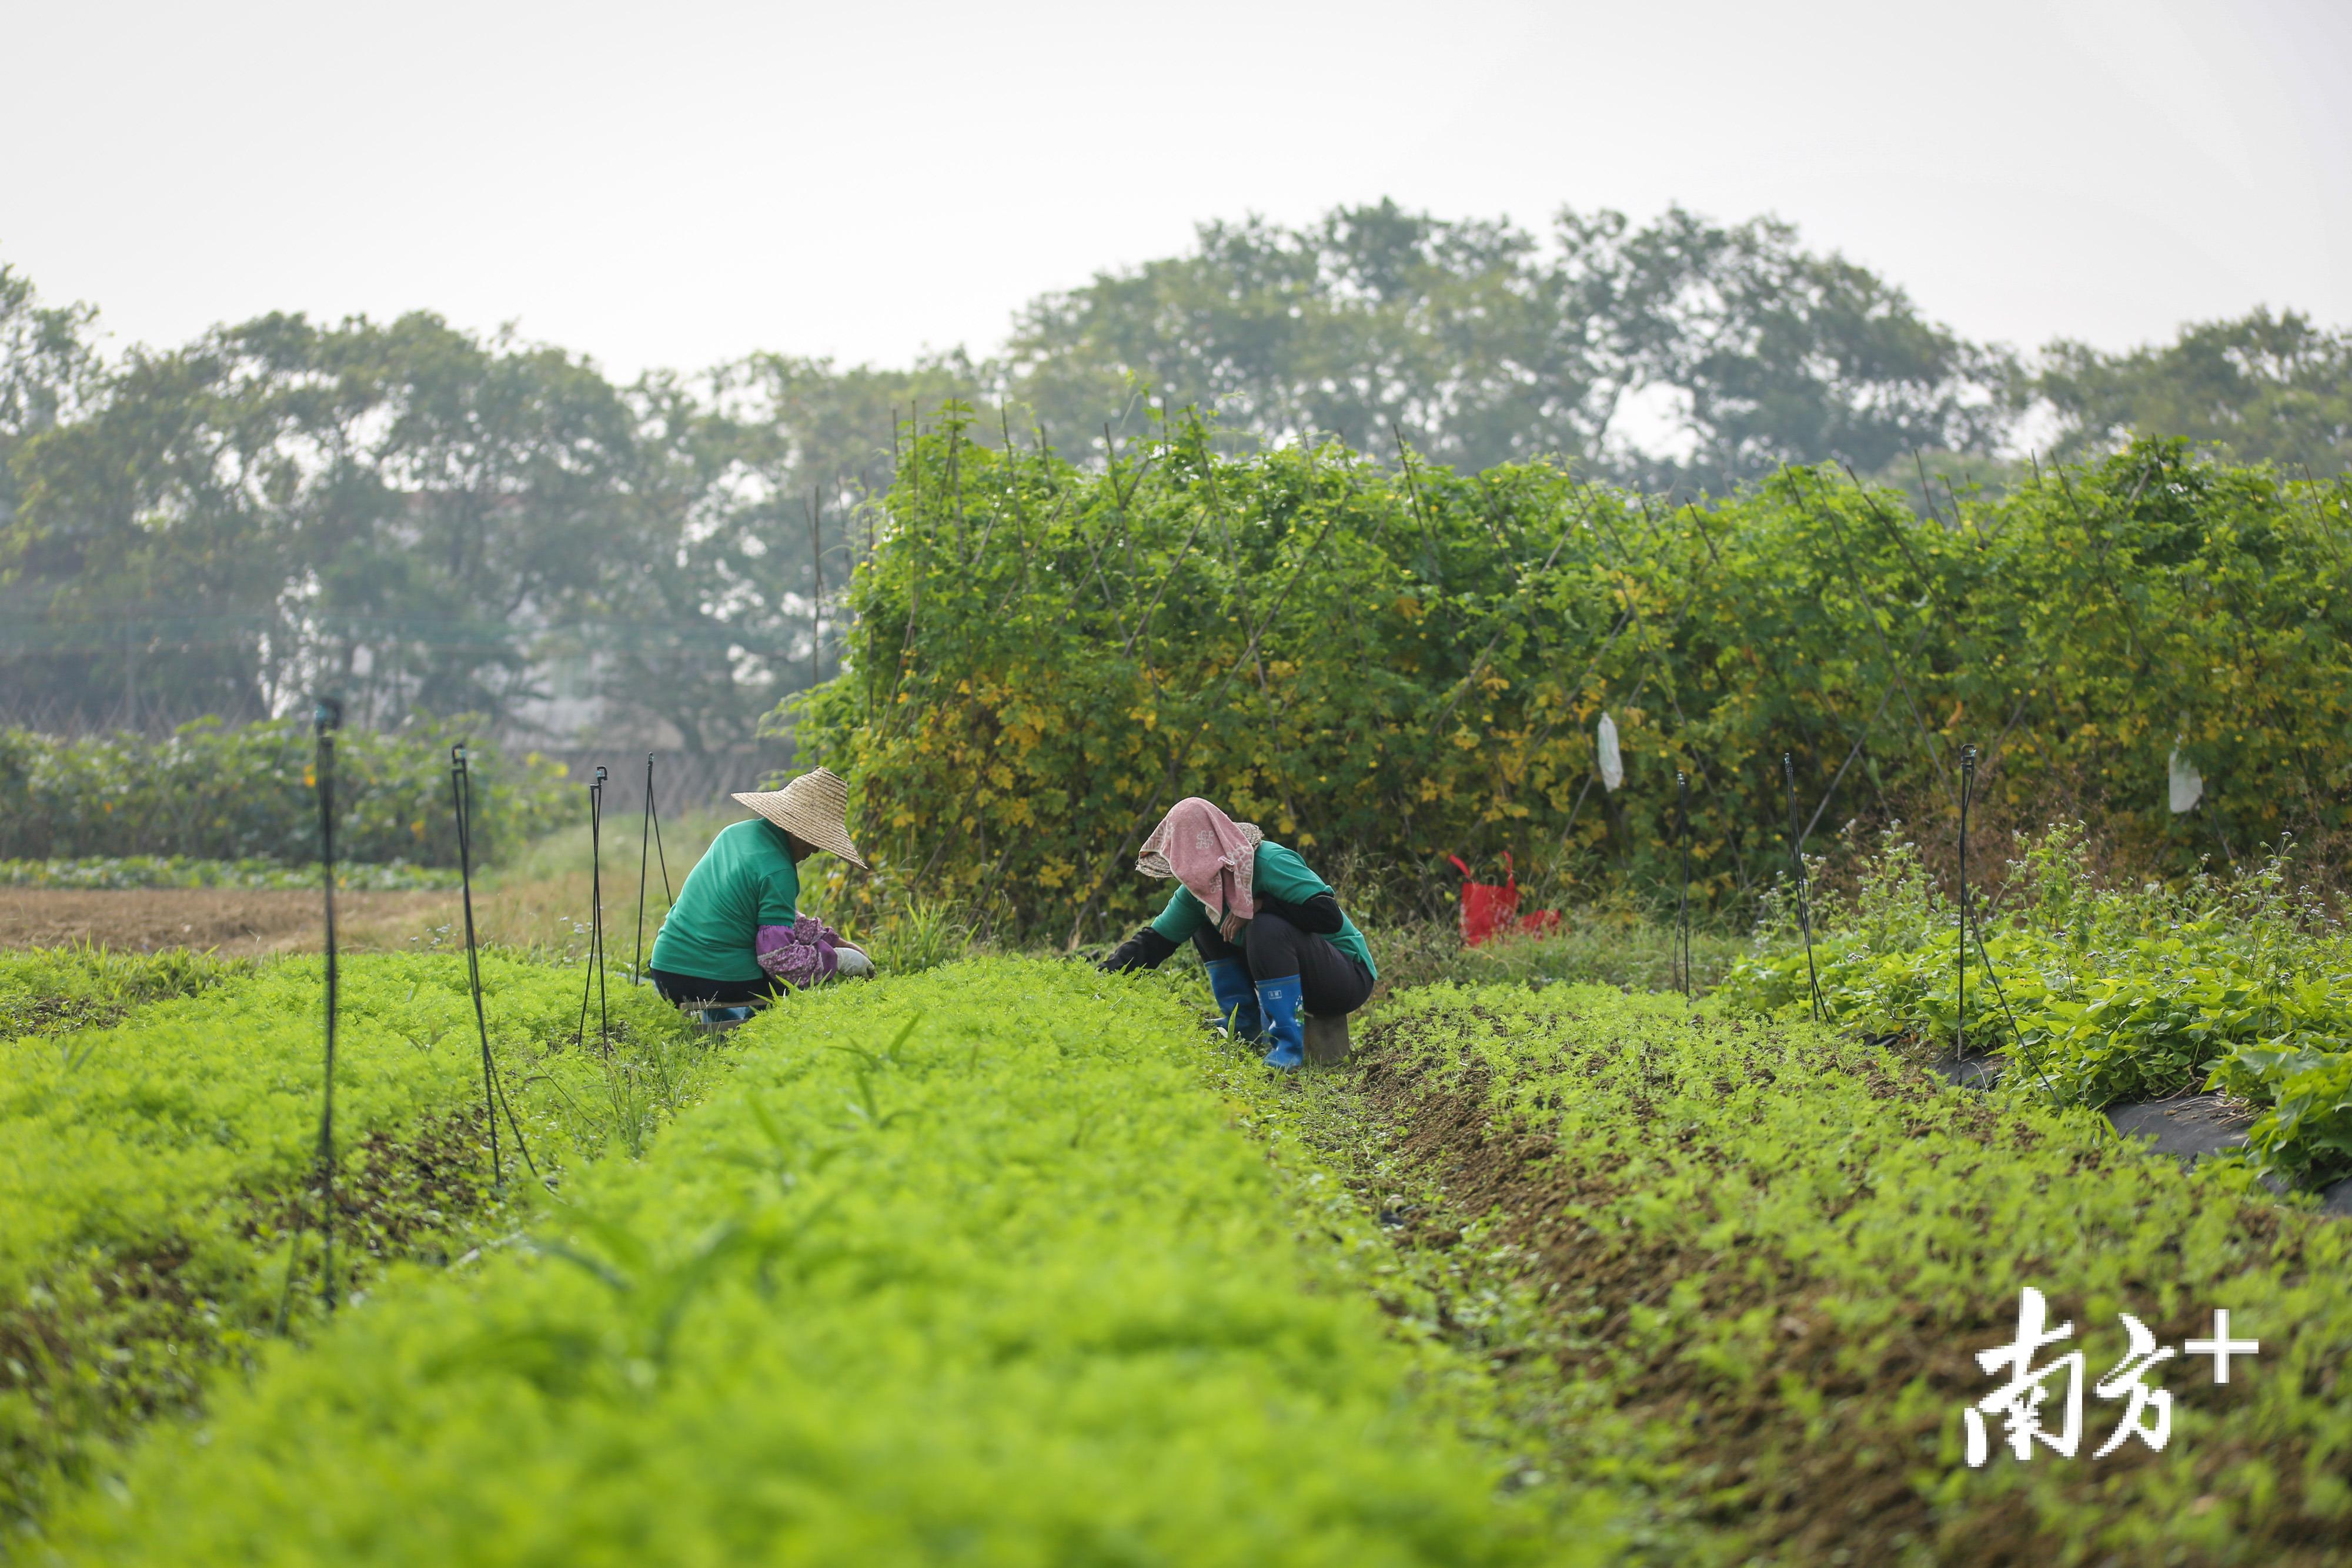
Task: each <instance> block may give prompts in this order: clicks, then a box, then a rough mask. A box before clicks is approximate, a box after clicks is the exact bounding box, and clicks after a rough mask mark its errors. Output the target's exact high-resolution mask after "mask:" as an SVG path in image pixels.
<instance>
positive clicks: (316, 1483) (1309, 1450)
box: [50, 960, 1592, 1564]
mask: <svg viewBox="0 0 2352 1568" xmlns="http://www.w3.org/2000/svg"><path fill="white" fill-rule="evenodd" d="M1196 1018H1197V1007H1196V1006H1195V1005H1194V1003H1193V1001H1192V998H1188V997H1183V996H1181V995H1180V994H1178V993H1177V992H1176V991H1175V990H1174V989H1173V988H1171V987H1170V986H1168V985H1166V984H1165V983H1163V982H1157V981H1155V982H1152V983H1146V984H1140V985H1139V984H1134V983H1121V982H1111V981H1107V980H1105V979H1104V978H1103V977H1099V976H1097V975H1096V974H1094V973H1093V972H1092V971H1091V970H1090V969H1088V968H1087V967H1082V966H1075V965H1067V964H1056V963H1049V962H1045V961H1039V960H992V961H985V962H978V963H967V964H961V965H957V966H953V967H949V968H945V969H941V970H937V971H934V972H932V973H930V974H927V975H924V976H920V977H916V978H914V979H912V980H909V981H905V982H902V983H898V984H894V985H891V986H877V987H866V988H850V989H847V990H844V991H834V992H824V993H814V994H812V995H810V996H808V997H804V998H797V999H795V1000H794V1001H793V1002H792V1003H791V1004H789V1005H788V1006H787V1007H785V1008H782V1009H773V1010H772V1011H770V1012H769V1013H768V1014H766V1015H764V1016H763V1017H762V1018H761V1019H757V1020H755V1021H754V1022H753V1023H751V1025H749V1026H747V1028H746V1029H745V1030H743V1031H742V1032H743V1036H744V1037H745V1038H746V1040H747V1041H748V1043H747V1046H746V1048H745V1050H744V1052H743V1054H742V1056H741V1057H740V1062H739V1067H738V1070H737V1071H736V1072H735V1074H734V1076H733V1077H732V1079H731V1080H730V1089H729V1091H728V1092H726V1093H724V1094H722V1095H720V1096H718V1097H715V1098H714V1099H712V1100H711V1101H710V1102H709V1103H706V1104H704V1105H703V1106H701V1107H700V1108H698V1110H696V1111H694V1112H693V1113H689V1114H688V1116H687V1117H685V1118H684V1119H682V1120H681V1121H680V1122H679V1123H678V1124H677V1126H675V1127H674V1128H673V1129H671V1130H670V1131H669V1133H667V1134H666V1135H665V1136H664V1138H663V1139H662V1140H661V1142H660V1143H659V1144H658V1145H656V1148H655V1150H654V1152H653V1154H652V1155H650V1156H649V1157H648V1158H647V1159H646V1161H644V1162H643V1163H641V1164H637V1165H618V1164H607V1165H604V1166H599V1167H597V1168H596V1169H594V1170H593V1171H592V1172H590V1173H589V1174H588V1175H587V1176H585V1177H584V1178H583V1180H582V1181H581V1182H580V1183H579V1184H578V1185H577V1186H576V1187H575V1188H573V1189H572V1193H571V1194H570V1201H569V1202H568V1203H567V1205H566V1206H564V1207H562V1208H561V1209H560V1210H556V1211H551V1212H549V1213H548V1214H546V1215H545V1216H543V1217H542V1219H541V1226H540V1228H539V1230H538V1231H537V1233H536V1235H535V1237H534V1239H533V1240H532V1242H531V1244H530V1246H529V1247H527V1248H523V1249H516V1250H513V1251H509V1252H506V1253H503V1254H500V1255H499V1256H497V1257H495V1258H491V1259H488V1260H485V1262H484V1263H483V1264H482V1266H481V1267H480V1269H479V1270H475V1271H471V1272H467V1273H459V1274H445V1275H440V1276H436V1277H431V1278H426V1277H421V1276H417V1275H411V1276H408V1277H405V1278H402V1279H399V1280H397V1281H393V1282H391V1283H389V1284H388V1285H387V1286H386V1287H385V1289H383V1291H380V1292H379V1293H378V1294H377V1295H375V1296H374V1297H373V1298H372V1299H371V1301H370V1302H369V1303H368V1304H367V1306H366V1307H365V1308H364V1309H363V1310H361V1311H356V1312H352V1313H350V1314H348V1316H347V1317H346V1319H345V1321H343V1322H341V1324H339V1325H338V1326H337V1327H336V1329H335V1331H334V1332H333V1333H331V1334H329V1335H327V1336H324V1337H323V1338H322V1339H321V1340H320V1342H319V1343H317V1344H316V1345H315V1346H314V1347H313V1348H312V1349H311V1350H310V1351H309V1352H307V1353H305V1354H299V1355H294V1354H284V1355H278V1356H274V1357H272V1358H271V1359H270V1361H269V1364H268V1367H267V1370H266V1371H265V1373H264V1374H263V1375H262V1376H260V1377H259V1378H258V1379H257V1381H256V1382H255V1383H254V1384H253V1385H252V1386H251V1387H250V1388H249V1390H246V1391H239V1392H231V1393H226V1394H224V1396H222V1397H221V1399H220V1400H219V1401H218V1404H217V1406H216V1408H215V1411H214V1413H213V1415H212V1416H211V1418H210V1419H209V1420H208V1421H207V1422H206V1424H205V1427H204V1429H203V1431H202V1432H201V1433H191V1432H187V1431H182V1430H173V1431H159V1432H157V1433H156V1434H155V1435H154V1437H153V1438H152V1440H151V1441H150V1442H149V1443H148V1444H147V1445H146V1446H145V1447H144V1448H143V1449H142V1451H141V1452H139V1453H137V1454H136V1455H134V1456H132V1457H131V1459H130V1461H129V1463H128V1466H127V1468H126V1469H125V1470H124V1471H123V1472H122V1474H121V1477H120V1479H119V1480H118V1482H117V1483H116V1484H114V1485H112V1486H110V1488H108V1489H105V1490H92V1491H90V1492H88V1493H87V1494H85V1495H84V1496H83V1497H81V1498H80V1499H79V1500H78V1501H77V1502H76V1503H75V1504H74V1505H73V1506H71V1507H70V1508H69V1509H67V1510H65V1511H61V1512H60V1513H59V1515H58V1517H57V1519H56V1521H55V1523H54V1530H53V1534H52V1541H51V1543H50V1550H51V1552H52V1556H51V1559H50V1560H51V1561H54V1562H61V1563H103V1562H121V1563H132V1562H135V1563H175V1562H185V1563H198V1562H203V1563H210V1562H220V1561H227V1560H236V1561H240V1562H250V1563H315V1562H321V1561H331V1562H340V1563H518V1562H534V1563H645V1562H654V1561H660V1562H679V1563H688V1562H693V1563H719V1562H734V1563H740V1562H796V1563H806V1562H825V1563H893V1562H919V1561H942V1562H944V1561H955V1562H971V1563H1172V1562H1183V1563H1250V1564H1257V1563H1269V1562H1273V1563H1330V1564H1339V1563H1348V1564H1382V1563H1494V1562H1503V1561H1531V1560H1535V1559H1536V1558H1538V1556H1540V1555H1547V1554H1548V1555H1549V1560H1552V1561H1559V1560H1562V1559H1563V1558H1565V1559H1567V1560H1571V1561H1572V1560H1576V1559H1578V1558H1583V1557H1589V1556H1590V1555H1591V1550H1592V1549H1591V1548H1590V1547H1586V1548H1584V1549H1582V1550H1579V1549H1577V1548H1576V1547H1575V1546H1574V1545H1573V1544H1569V1545H1559V1544H1558V1543H1555V1546H1556V1547H1557V1550H1552V1551H1549V1553H1547V1549H1546V1546H1545V1542H1543V1540H1542V1531H1541V1530H1540V1529H1539V1522H1540V1521H1539V1515H1538V1511H1534V1510H1529V1509H1525V1508H1517V1507H1513V1506H1509V1505H1503V1504H1498V1503H1497V1501H1496V1496H1495V1487H1496V1481H1497V1479H1498V1475H1499V1471H1498V1467H1497V1465H1496V1462H1495V1461H1494V1460H1492V1459H1491V1458H1484V1457H1481V1454H1480V1452H1479V1451H1478V1450H1476V1449H1475V1448H1471V1447H1469V1446H1468V1445H1466V1444H1465V1442H1464V1441H1463V1440H1462V1439H1461V1438H1460V1437H1456V1436H1454V1435H1453V1434H1452V1430H1451V1427H1450V1426H1447V1425H1444V1424H1434V1425H1433V1421H1432V1418H1431V1417H1430V1416H1429V1414H1428V1412H1427V1410H1426V1409H1425V1408H1424V1407H1423V1406H1422V1405H1420V1404H1419V1403H1418V1402H1417V1401H1416V1400H1415V1399H1413V1398H1412V1397H1411V1396H1410V1395H1411V1391H1412V1387H1413V1384H1414V1372H1415V1368H1416V1366H1418V1365H1419V1364H1421V1355H1420V1354H1419V1353H1417V1352H1416V1351H1414V1350H1413V1349H1412V1347H1410V1346H1408V1345H1405V1344H1402V1343H1398V1342H1397V1341H1396V1340H1394V1339H1393V1338H1391V1336H1390V1335H1389V1333H1387V1332H1386V1331H1385V1330H1384V1328H1383V1325H1382V1320H1381V1317H1380V1315H1379V1313H1378V1312H1375V1311H1374V1310H1373V1308H1372V1307H1371V1305H1370V1303H1368V1302H1367V1301H1363V1300H1361V1299H1360V1298H1359V1297H1357V1296H1356V1295H1354V1294H1353V1293H1351V1292H1350V1291H1348V1290H1346V1289H1345V1288H1344V1286H1343V1285H1341V1284H1340V1283H1339V1281H1336V1280H1335V1279H1332V1278H1330V1277H1328V1276H1327V1274H1326V1268H1327V1265H1326V1264H1324V1263H1320V1262H1318V1261H1317V1259H1318V1252H1317V1250H1316V1249H1315V1248H1314V1247H1311V1246H1307V1245H1304V1244H1302V1243H1301V1242H1300V1241H1299V1240H1298V1239H1297V1238H1296V1237H1295V1236H1294V1218H1293V1216H1292V1215H1291V1214H1290V1213H1289V1212H1287V1211H1286V1207H1285V1205H1284V1204H1283V1203H1282V1202H1281V1201H1280V1199H1279V1195H1278V1192H1277V1189H1276V1180H1275V1178H1274V1177H1273V1176H1271V1175H1270V1173H1269V1169H1268V1166H1267V1165H1266V1163H1265V1158H1264V1155H1263V1151H1262V1150H1261V1149H1260V1148H1258V1147H1257V1146H1256V1145H1254V1144H1253V1143H1252V1142H1250V1141H1249V1140H1248V1139H1247V1138H1245V1137H1244V1136H1243V1135H1242V1134H1239V1133H1238V1132H1236V1131H1235V1130H1234V1128H1233V1127H1232V1126H1231V1125H1230V1124H1229V1116H1230V1114H1231V1112H1232V1107H1231V1105H1230V1103H1228V1102H1226V1101H1225V1100H1223V1098H1221V1097H1220V1096H1219V1095H1218V1094H1216V1093H1214V1092H1211V1091H1210V1090H1208V1089H1207V1088H1206V1087H1204V1085H1203V1083H1202V1080H1201V1077H1200V1075H1199V1064H1200V1063H1199V1057H1200V1052H1201V1051H1202V1049H1203V1048H1202V1045H1201V1044H1200V1043H1199V1042H1200V1040H1201V1037H1200V1035H1199V1033H1198V1031H1197V1024H1196V1021H1195V1020H1196Z"/></svg>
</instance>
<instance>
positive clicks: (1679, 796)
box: [1675, 768, 1691, 1001]
mask: <svg viewBox="0 0 2352 1568" xmlns="http://www.w3.org/2000/svg"><path fill="white" fill-rule="evenodd" d="M1675 838H1676V839H1678V840H1680V841H1681V843H1682V852H1683V887H1682V895H1681V896H1680V897H1679V898H1678V899H1676V900H1675V962H1676V963H1677V964H1678V965H1680V966H1681V967H1682V972H1683V1000H1685V1001H1688V1000H1690V996H1691V961H1690V775H1689V774H1687V773H1685V772H1684V771H1683V770H1682V769H1680V768H1676V769H1675Z"/></svg>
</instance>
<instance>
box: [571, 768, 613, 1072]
mask: <svg viewBox="0 0 2352 1568" xmlns="http://www.w3.org/2000/svg"><path fill="white" fill-rule="evenodd" d="M609 777H610V775H609V774H608V773H607V772H606V771H605V770H604V768H597V769H596V779H595V781H594V782H593V783H592V784H590V785H589V786H588V860H589V868H590V869H589V873H588V905H589V907H588V972H587V973H586V974H585V975H583V976H582V977H581V981H580V1029H579V1031H578V1033H577V1035H576V1036H575V1037H574V1038H575V1040H576V1041H577V1042H578V1043H579V1044H582V1045H585V1044H587V1043H588V993H589V992H591V991H593V992H595V993H596V1040H597V1043H598V1044H600V1045H602V1046H603V1047H604V1054H605V1055H607V1056H610V1055H612V1054H613V1038H612V1033H611V1030H610V1025H609V1019H608V1017H607V1015H606V1012H605V1007H604V780H605V779H607V778H609Z"/></svg>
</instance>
